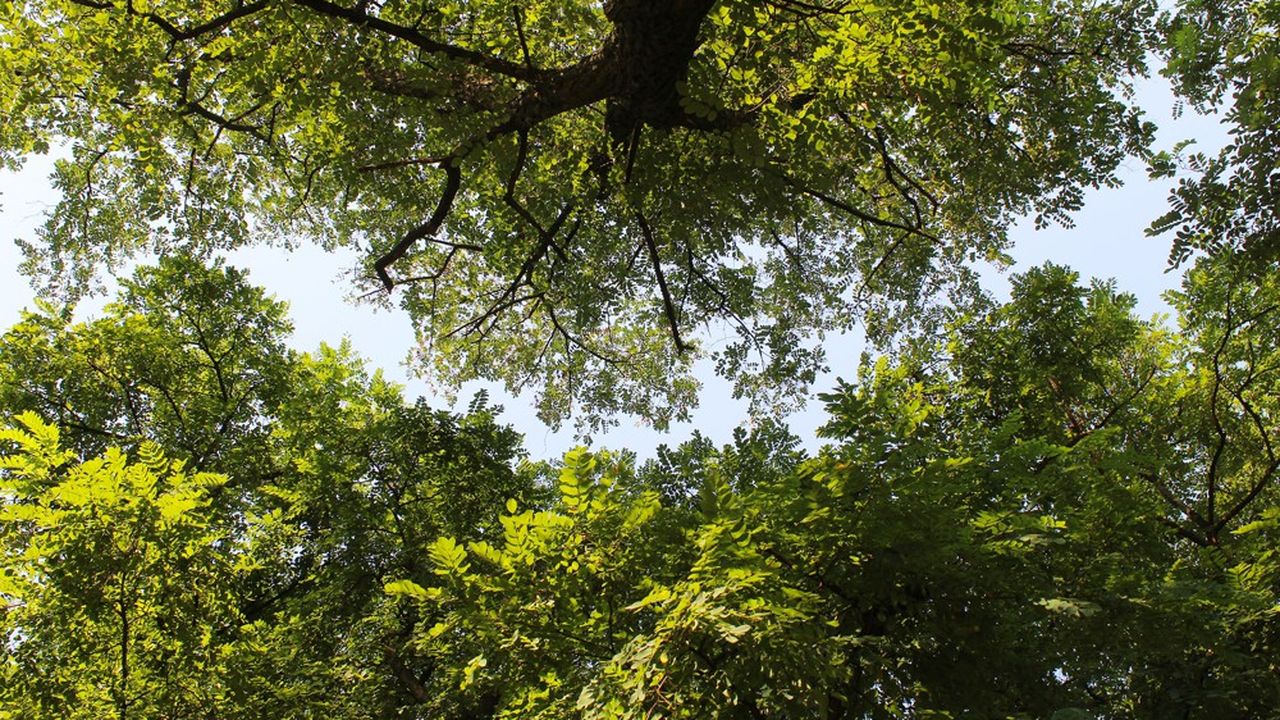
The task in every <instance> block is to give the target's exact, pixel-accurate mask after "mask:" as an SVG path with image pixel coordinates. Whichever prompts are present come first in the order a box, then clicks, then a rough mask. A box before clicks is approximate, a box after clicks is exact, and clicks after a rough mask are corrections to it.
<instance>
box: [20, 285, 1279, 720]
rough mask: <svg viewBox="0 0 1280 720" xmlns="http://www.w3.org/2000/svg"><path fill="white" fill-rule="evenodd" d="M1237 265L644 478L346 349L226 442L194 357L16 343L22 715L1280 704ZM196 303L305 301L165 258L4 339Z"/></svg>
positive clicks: (1105, 709) (288, 383)
mask: <svg viewBox="0 0 1280 720" xmlns="http://www.w3.org/2000/svg"><path fill="white" fill-rule="evenodd" d="M175 271H180V272H175ZM1238 276H1239V272H1238V268H1236V267H1234V266H1233V264H1232V263H1228V262H1216V263H1210V262H1202V263H1200V265H1199V267H1198V268H1197V269H1196V270H1195V271H1194V272H1193V273H1191V274H1190V275H1189V276H1188V278H1187V280H1186V282H1185V284H1184V289H1183V291H1182V292H1181V293H1180V294H1179V295H1178V296H1176V298H1175V304H1176V305H1177V307H1178V309H1179V312H1180V324H1179V325H1178V327H1177V328H1170V327H1167V326H1164V325H1161V324H1159V323H1155V322H1150V321H1142V320H1140V319H1138V318H1136V317H1134V315H1133V312H1132V309H1133V299H1132V298H1131V297H1129V296H1126V295H1124V294H1121V293H1119V292H1117V291H1116V290H1115V288H1114V287H1112V286H1110V285H1107V284H1104V283H1095V284H1093V285H1092V286H1088V287H1086V286H1081V285H1079V284H1078V278H1077V277H1076V276H1075V274H1074V273H1071V272H1070V271H1068V270H1066V269H1065V268H1061V267H1057V266H1052V265H1047V266H1044V267H1042V268H1038V269H1035V270H1032V271H1029V272H1028V273H1026V274H1024V275H1022V276H1020V277H1019V278H1018V279H1017V281H1016V282H1015V289H1014V293H1013V298H1012V300H1011V301H1010V302H1008V303H1005V304H998V305H992V306H991V307H989V308H987V309H986V310H984V311H981V312H963V311H956V312H954V313H952V314H951V315H950V317H949V321H948V329H947V331H946V333H945V335H944V336H941V337H937V338H934V339H933V340H930V341H928V342H924V341H922V342H919V343H917V344H916V345H914V346H912V347H911V348H907V349H904V350H903V351H902V352H900V353H898V354H897V359H895V360H889V359H887V358H880V359H871V358H869V359H868V361H867V362H866V363H865V364H864V366H863V369H862V372H861V373H860V375H859V377H858V378H857V380H856V381H854V382H851V383H849V384H847V385H844V386H841V387H839V388H837V389H836V390H835V391H834V392H832V393H831V394H830V395H828V396H827V397H826V398H825V401H826V403H827V408H828V412H829V414H830V422H829V423H828V424H827V426H826V427H825V428H824V429H823V430H822V435H823V437H824V438H825V439H826V440H827V442H828V445H826V446H825V447H824V448H822V449H821V450H820V451H818V452H816V453H806V452H803V451H800V450H798V449H797V447H796V439H795V438H794V437H792V436H790V435H789V434H788V433H787V432H786V430H785V428H782V427H780V426H777V425H774V424H767V423H766V424H762V425H760V426H759V427H757V428H755V429H754V430H751V431H740V432H739V433H738V435H737V437H736V439H735V440H734V442H733V443H731V444H730V445H729V446H727V447H723V448H717V447H715V446H713V445H712V444H710V443H708V442H707V441H706V440H705V439H702V438H696V437H695V438H694V439H693V440H691V441H689V442H688V443H685V444H683V445H682V446H680V447H676V448H671V449H665V450H664V451H663V452H662V453H660V454H659V457H658V458H656V459H654V460H652V461H649V462H646V463H644V464H640V465H637V463H636V462H635V461H634V460H633V459H632V458H631V456H629V455H628V454H627V453H625V452H622V453H611V452H608V451H595V452H589V451H587V450H585V449H584V450H577V451H574V452H571V453H569V454H568V455H567V456H565V458H564V459H563V460H562V461H561V462H558V463H556V464H555V465H554V466H547V465H541V466H535V465H529V464H517V463H516V462H515V461H516V459H517V457H518V456H517V455H516V454H515V452H514V451H513V449H512V443H513V438H512V436H511V434H510V433H509V431H505V430H503V429H501V428H497V427H495V426H494V425H493V423H492V420H491V418H490V416H489V410H488V409H487V407H486V406H485V405H484V403H483V400H482V399H478V400H477V402H476V403H474V404H473V407H472V413H471V414H470V415H468V416H465V417H454V416H449V415H446V414H441V413H432V412H430V411H426V410H425V409H424V408H423V407H422V406H421V405H420V404H419V405H413V404H408V403H407V402H406V401H405V400H404V399H402V398H401V397H399V395H398V394H397V393H396V392H395V391H394V389H393V388H390V387H388V386H386V385H385V384H381V383H379V382H378V380H377V379H376V377H374V378H370V377H369V376H367V375H365V374H363V372H362V371H361V370H360V368H359V364H358V362H356V361H354V360H353V359H352V358H351V357H350V355H349V354H345V353H344V352H343V351H340V350H322V351H321V352H320V353H317V354H316V355H314V356H305V355H293V354H290V353H288V352H285V351H280V353H281V354H280V356H279V357H278V358H277V363H276V364H277V366H279V367H280V368H281V370H282V372H281V375H280V381H279V382H280V386H279V387H280V392H279V394H278V395H277V394H274V392H268V391H267V389H266V387H265V386H264V387H263V388H262V389H261V390H260V391H255V392H259V393H260V394H258V395H257V396H256V397H257V398H258V400H257V401H256V402H257V405H256V407H257V408H258V410H256V411H255V412H254V417H255V418H256V421H257V425H256V426H255V428H257V429H253V430H250V429H245V430H243V431H236V430H232V431H231V432H229V433H228V434H227V440H226V448H225V452H224V453H222V454H221V455H217V456H213V455H207V456H205V457H203V458H198V457H197V456H196V453H195V452H193V451H192V450H190V449H189V447H194V448H200V447H202V445H201V443H200V442H198V441H197V442H196V443H195V444H194V445H191V446H184V445H182V444H181V437H187V436H180V437H179V438H177V439H171V435H170V433H172V432H173V431H174V427H175V425H174V423H175V420H176V418H177V417H179V416H181V417H183V418H184V419H185V421H186V423H187V425H186V429H187V431H188V432H189V433H190V435H189V437H194V438H201V437H203V434H202V433H200V432H195V430H197V429H198V428H208V427H210V426H214V427H216V426H217V425H220V424H222V423H223V420H222V417H223V416H222V415H221V414H220V413H218V412H212V413H209V412H206V411H205V406H206V404H207V402H208V400H207V399H206V397H205V395H204V394H203V393H201V392H199V390H200V389H202V388H203V389H204V390H206V391H207V392H208V393H213V394H215V395H216V388H217V384H218V381H217V373H214V372H212V371H211V369H210V366H209V358H208V357H207V356H205V355H204V350H203V349H201V348H200V347H199V346H198V345H196V344H194V343H180V344H179V347H180V348H183V349H185V351H186V352H187V353H188V355H187V356H186V357H185V358H183V359H181V361H179V360H180V359H177V358H172V357H167V358H166V359H167V360H171V361H172V362H166V363H163V364H162V365H163V366H164V367H166V368H167V369H168V372H166V373H164V374H156V370H155V369H152V368H146V367H141V368H139V373H138V376H137V381H136V383H135V384H133V385H130V386H127V387H120V386H113V385H111V384H110V380H109V378H108V376H107V375H106V374H102V375H99V376H91V378H90V379H93V380H103V381H104V382H106V383H107V387H105V388H104V389H103V390H101V391H100V392H98V393H93V394H84V395H77V394H74V393H69V394H67V395H66V396H64V397H65V399H66V404H65V405H63V404H61V403H59V404H58V405H54V406H51V405H49V404H48V397H47V396H45V395H43V394H42V393H43V392H44V390H42V389H41V388H44V387H47V385H46V383H45V380H46V379H47V378H48V377H57V376H58V375H59V374H60V373H61V372H62V369H61V368H60V367H58V366H50V367H48V368H47V369H46V368H44V367H43V366H41V365H39V364H30V363H29V360H28V358H26V357H24V356H22V355H20V354H16V353H13V352H11V351H8V350H6V352H4V353H0V360H2V361H3V365H4V367H5V372H7V373H10V377H12V376H14V375H15V374H16V375H20V376H22V377H26V378H29V379H30V382H27V383H25V384H23V385H22V386H20V387H19V388H18V389H17V390H16V391H15V392H13V393H11V394H10V395H8V396H6V398H5V399H4V409H5V410H6V411H7V412H16V411H18V410H24V409H25V410H24V412H23V413H22V414H20V415H18V417H17V420H16V421H15V422H14V423H13V424H11V425H10V426H9V427H7V428H6V429H5V430H4V431H3V432H2V433H0V442H2V443H3V444H4V454H3V456H2V459H0V468H2V471H0V518H2V519H3V523H2V524H0V601H3V603H4V605H3V606H0V607H3V608H4V611H3V613H2V614H0V634H3V636H4V637H5V638H6V642H5V644H4V646H3V648H2V649H0V678H2V679H3V682H0V716H3V717H14V718H46V717H47V718H55V717H56V718H63V717H86V718H88V717H92V718H98V717H107V716H112V717H117V718H120V720H127V719H128V718H143V717H147V718H150V717H173V718H188V717H191V718H194V717H233V718H258V717H261V718H286V719H287V718H299V719H301V718H309V717H315V716H317V715H320V714H323V715H325V716H326V717H331V718H334V719H335V720H345V719H347V718H353V719H354V718H387V717H398V718H428V717H430V718H437V717H475V718H490V717H492V718H500V717H508V718H517V717H518V718H534V717H539V718H579V717H589V718H590V717H607V718H622V717H626V718H630V717H635V718H641V717H645V718H648V717H672V718H679V717H688V718H773V717H779V718H788V717H801V716H819V717H830V718H880V717H885V718H889V717H904V718H927V717H983V718H986V717H990V718H1046V717H1049V718H1058V719H1059V720H1062V719H1064V718H1113V717H1115V718H1118V717H1126V718H1153V719H1154V718H1167V717H1215V718H1219V717H1221V718H1237V717H1238V718H1274V717H1277V715H1276V708H1277V707H1280V676H1277V674H1276V673H1275V665H1276V662H1277V658H1280V647H1277V641H1278V640H1277V638H1280V635H1277V630H1278V629H1280V628H1278V626H1277V617H1278V615H1277V613H1276V607H1277V605H1276V603H1277V597H1280V556H1277V555H1276V551H1275V545H1276V540H1277V538H1276V535H1277V532H1280V494H1278V493H1277V483H1276V482H1275V479H1276V474H1277V472H1280V456H1278V455H1277V444H1278V443H1280V431H1278V430H1277V429H1276V427H1275V426H1274V423H1273V422H1271V418H1274V417H1275V416H1276V413H1277V412H1280V408H1277V407H1276V403H1277V399H1278V398H1280V387H1277V382H1278V380H1277V378H1278V376H1277V374H1276V367H1277V362H1276V354H1277V352H1278V351H1277V348H1278V347H1280V343H1277V336H1280V313H1277V311H1276V308H1277V307H1280V285H1278V284H1277V283H1276V281H1275V278H1274V276H1267V277H1263V278H1256V277H1255V278H1254V279H1253V280H1254V283H1253V288H1252V290H1251V291H1249V292H1242V291H1240V290H1239V277H1238ZM182 278H191V279H189V280H184V279H182ZM174 287H178V288H180V289H181V290H183V291H184V292H193V291H194V290H195V289H203V291H204V292H209V291H211V290H212V289H213V288H221V291H220V292H218V293H213V294H215V295H217V296H219V297H224V298H239V300H238V301H236V302H224V303H219V304H207V305H203V306H201V305H200V304H198V303H194V304H192V305H191V306H190V307H191V313H190V314H189V315H188V316H187V317H186V319H185V320H183V321H181V322H184V323H191V327H195V326H201V327H206V326H208V325H209V324H211V323H213V322H216V321H217V318H224V319H225V318H228V317H238V318H240V322H238V323H235V324H236V325H241V326H252V325H253V324H255V322H257V321H259V320H261V319H263V318H269V317H272V316H274V315H275V313H277V312H278V310H279V308H278V307H276V306H273V305H272V304H271V303H270V302H269V301H266V300H264V299H263V298H262V296H261V294H260V293H257V292H255V291H254V290H253V289H252V288H248V287H246V286H245V285H244V284H243V282H242V280H241V278H240V277H239V276H238V275H237V274H236V273H234V272H230V271H226V270H223V269H218V268H214V269H201V268H200V267H199V266H198V265H193V264H191V263H190V262H189V261H183V262H175V261H170V262H167V263H166V264H165V265H162V266H161V268H159V269H158V270H145V271H142V273H141V276H140V279H139V280H138V281H137V282H136V283H135V284H133V285H131V286H130V287H129V289H127V290H126V296H127V297H130V298H132V301H131V302H134V303H138V304H137V305H135V306H134V307H130V306H129V305H127V304H125V303H121V304H117V305H115V306H113V309H112V311H111V312H110V314H109V315H108V317H105V318H103V319H102V320H99V321H94V322H92V323H88V324H74V325H68V324H66V323H65V322H64V323H59V322H58V321H57V318H56V314H53V313H48V312H46V313H43V314H39V315H32V316H29V317H28V318H27V319H26V320H24V321H23V323H21V324H20V325H19V326H17V327H16V328H14V329H13V330H11V331H10V333H9V335H7V336H6V337H5V342H6V343H8V344H9V345H8V347H12V344H13V343H14V342H15V340H17V339H19V338H23V337H31V336H32V335H33V334H34V335H41V336H43V337H46V338H48V340H49V342H52V343H56V344H57V345H58V347H62V348H67V350H65V351H64V354H66V355H67V356H68V360H69V361H72V362H75V361H81V360H85V359H89V358H102V359H101V361H100V362H99V361H97V360H95V361H94V362H95V364H97V365H98V366H99V367H102V368H108V367H112V366H116V363H128V362H131V361H128V360H124V359H122V357H121V355H120V354H118V353H117V352H114V351H116V350H121V349H125V348H128V347H130V346H132V345H146V344H147V343H154V342H155V341H156V339H155V335H154V334H153V330H154V328H155V327H156V326H163V325H166V324H170V323H173V322H174V318H173V317H172V316H170V315H169V314H168V311H169V308H170V307H171V306H169V305H168V304H167V302H166V301H165V297H166V295H167V293H168V292H169V290H171V289H172V288H174ZM107 330H111V331H112V333H108V332H106V331H107ZM113 333H114V334H113ZM85 338H94V339H95V340H96V341H98V342H99V343H101V344H97V345H94V344H91V343H89V342H85V341H83V339H85ZM242 352H243V351H240V350H237V349H236V348H235V347H234V346H233V347H231V348H228V350H227V353H226V354H225V357H224V358H223V360H222V362H223V365H222V368H223V375H224V376H228V377H229V376H232V375H233V374H234V373H233V372H232V371H231V368H234V367H245V366H246V365H248V364H249V363H247V362H246V361H245V358H244V357H243V355H242ZM155 353H156V354H157V355H159V356H161V357H166V353H163V352H160V348H155ZM81 355H83V357H81ZM215 357H217V356H215ZM42 373H47V375H44V374H42ZM240 377H244V376H243V375H240ZM229 382H231V381H229ZM175 383H177V384H178V385H177V386H180V387H184V388H186V392H184V393H183V394H182V395H180V396H178V397H179V398H181V399H179V401H178V402H177V403H176V406H177V407H176V409H175V408H171V407H165V403H158V404H157V405H156V406H155V407H154V408H153V411H151V412H147V411H140V412H139V413H138V414H137V416H136V417H131V418H130V419H129V421H128V422H130V423H133V424H128V425H123V424H121V423H122V422H124V421H122V420H120V419H118V416H117V415H116V414H114V413H111V412H106V411H104V410H103V408H104V407H106V406H113V407H115V408H117V410H116V411H115V412H116V413H122V414H125V415H127V414H128V413H129V410H128V409H127V408H129V407H130V406H135V407H140V408H147V407H150V405H149V401H150V400H153V399H158V398H161V397H163V395H164V392H165V391H164V388H166V387H170V386H171V385H173V384H175ZM232 384H234V382H232ZM37 412H39V413H40V414H43V415H46V416H50V417H59V418H60V419H62V420H63V421H64V423H65V424H66V425H67V426H68V427H69V428H71V430H69V431H68V432H67V433H60V432H59V431H58V430H57V429H56V428H55V427H53V426H51V425H49V424H47V423H46V422H45V421H43V420H41V419H40V417H39V415H37ZM59 413H60V414H59ZM72 418H76V420H74V421H71V422H68V421H69V420H71V419H72ZM233 427H240V428H247V427H248V426H246V425H239V426H233ZM108 428H110V430H109V432H110V435H106V434H104V431H107V429H108ZM152 438H158V439H162V440H165V441H167V442H173V443H174V444H175V447H176V448H177V449H175V450H174V451H173V452H172V453H166V452H164V451H162V450H161V449H160V447H159V445H157V444H156V440H153V439H152ZM112 444H114V445H115V446H111V445H112ZM237 450H246V451H248V452H243V453H241V452H237ZM193 461H198V462H205V463H207V464H208V465H209V466H211V467H217V468H218V470H219V472H218V473H217V474H213V473H208V472H200V471H197V470H196V469H195V468H194V467H193V466H192V465H191V464H190V463H192V462H193Z"/></svg>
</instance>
